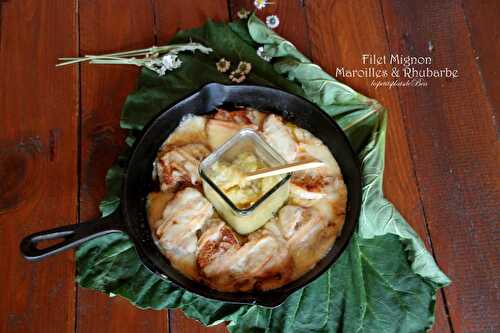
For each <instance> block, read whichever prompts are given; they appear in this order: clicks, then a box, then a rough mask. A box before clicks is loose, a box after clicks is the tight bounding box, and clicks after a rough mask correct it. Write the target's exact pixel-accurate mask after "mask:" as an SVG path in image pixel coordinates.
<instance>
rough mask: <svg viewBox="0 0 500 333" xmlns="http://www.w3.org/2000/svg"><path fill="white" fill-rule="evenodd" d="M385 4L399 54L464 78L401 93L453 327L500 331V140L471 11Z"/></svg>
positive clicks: (450, 4) (444, 5)
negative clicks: (446, 279) (472, 34)
mask: <svg viewBox="0 0 500 333" xmlns="http://www.w3.org/2000/svg"><path fill="white" fill-rule="evenodd" d="M382 5H383V13H384V17H385V19H386V27H387V31H388V37H389V41H390V48H391V50H392V52H393V53H401V54H405V55H413V56H417V55H418V56H420V55H429V54H430V55H431V56H432V67H433V68H445V67H451V68H456V69H458V70H459V75H460V77H459V78H457V79H430V80H429V86H428V87H425V88H421V89H416V88H413V89H404V88H401V89H398V92H399V95H400V97H401V102H402V110H403V115H404V119H405V122H406V126H407V130H408V137H409V139H410V140H409V141H410V151H411V154H412V157H413V160H414V163H415V171H416V176H417V181H418V184H419V188H420V192H421V197H422V201H423V206H424V211H425V215H426V218H427V222H428V225H429V230H430V235H431V237H432V242H433V246H434V249H435V253H436V256H437V258H438V262H439V264H440V265H441V267H442V268H443V269H444V271H445V272H447V273H448V274H449V276H450V277H451V279H452V280H453V284H452V285H451V286H450V287H449V288H446V289H445V295H446V301H447V304H448V308H449V311H450V318H451V323H452V326H453V327H452V328H453V330H454V331H455V332H494V331H498V329H499V326H498V323H499V322H500V311H499V306H498V289H497V286H496V281H497V280H498V271H499V267H500V265H499V261H498V245H497V244H496V242H495V240H494V237H495V234H498V233H497V230H498V221H500V216H499V210H498V203H499V202H500V174H499V170H500V168H499V165H500V164H499V162H500V142H499V141H498V139H497V136H496V131H495V125H494V122H493V121H492V120H493V111H492V109H491V107H490V106H489V104H488V102H487V98H486V97H485V94H484V91H483V89H482V86H481V80H480V75H479V73H478V71H477V66H476V64H475V59H474V57H475V55H474V53H473V50H472V46H471V43H470V39H469V36H468V31H467V24H466V22H465V17H464V11H463V9H462V7H461V4H460V3H459V2H456V1H439V2H433V1H419V2H418V3H417V2H410V1H400V2H394V1H385V0H383V1H382ZM409 17H411V20H409V19H408V18H409ZM429 41H431V43H432V45H433V48H431V50H429ZM430 51H432V52H430ZM429 52H430V53H429Z"/></svg>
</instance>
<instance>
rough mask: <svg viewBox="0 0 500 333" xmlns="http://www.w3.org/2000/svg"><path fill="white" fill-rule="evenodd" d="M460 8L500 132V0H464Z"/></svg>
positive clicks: (497, 128)
mask: <svg viewBox="0 0 500 333" xmlns="http://www.w3.org/2000/svg"><path fill="white" fill-rule="evenodd" d="M463 8H464V12H465V16H466V20H467V23H468V28H469V32H470V39H471V44H472V47H473V49H474V55H475V56H476V58H475V59H476V63H477V64H478V66H479V69H480V74H481V80H482V83H483V85H484V89H485V90H486V93H487V94H488V97H489V102H490V103H491V104H492V107H493V112H494V114H495V120H494V121H495V125H496V131H497V135H499V126H500V125H499V124H500V119H499V118H500V68H499V66H498V59H500V20H499V19H498V13H500V1H494V0H492V1H491V0H490V1H484V0H483V1H472V0H464V1H463Z"/></svg>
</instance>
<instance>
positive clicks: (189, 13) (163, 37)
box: [154, 0, 229, 333]
mask: <svg viewBox="0 0 500 333" xmlns="http://www.w3.org/2000/svg"><path fill="white" fill-rule="evenodd" d="M228 12H229V11H228V7H227V2H226V0H211V1H195V0H183V1H155V2H154V13H155V23H156V25H155V26H156V29H155V31H156V38H157V41H158V44H160V45H161V44H164V43H167V42H168V41H169V40H170V39H171V38H172V37H173V36H174V35H175V33H176V32H177V31H179V30H181V29H189V28H195V27H198V26H200V25H202V24H203V23H205V22H206V21H207V19H209V18H210V19H212V20H213V21H227V20H228ZM169 318H170V321H169V325H170V332H173V333H184V332H190V333H191V332H197V333H202V332H207V333H208V332H212V333H215V332H227V330H226V328H225V326H224V325H223V324H221V325H217V326H214V327H205V326H202V325H200V324H199V323H198V322H196V321H194V320H191V319H188V318H186V317H185V316H184V315H183V314H182V312H181V311H170V312H169Z"/></svg>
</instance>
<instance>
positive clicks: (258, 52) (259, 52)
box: [257, 46, 272, 62]
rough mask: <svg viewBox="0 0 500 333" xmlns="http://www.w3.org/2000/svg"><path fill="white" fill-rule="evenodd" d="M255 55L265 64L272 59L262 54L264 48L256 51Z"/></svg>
mask: <svg viewBox="0 0 500 333" xmlns="http://www.w3.org/2000/svg"><path fill="white" fill-rule="evenodd" d="M257 55H258V56H259V57H261V58H262V59H264V60H265V61H267V62H269V61H271V59H272V57H270V56H268V55H265V54H264V46H261V47H259V48H258V49H257Z"/></svg>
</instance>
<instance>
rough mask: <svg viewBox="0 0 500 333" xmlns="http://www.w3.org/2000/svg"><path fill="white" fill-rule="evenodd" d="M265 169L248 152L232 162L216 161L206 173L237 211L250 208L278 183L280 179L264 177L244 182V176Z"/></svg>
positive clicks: (260, 161) (262, 163) (261, 162)
mask: <svg viewBox="0 0 500 333" xmlns="http://www.w3.org/2000/svg"><path fill="white" fill-rule="evenodd" d="M265 167H267V165H266V164H264V162H263V161H262V160H261V159H259V158H258V157H257V156H255V155H254V154H252V153H250V152H244V153H241V154H239V155H238V156H237V157H236V158H235V159H234V160H233V161H231V162H227V161H223V160H222V161H217V162H215V163H214V164H213V165H212V167H211V168H210V170H209V172H208V176H209V177H210V178H211V180H212V181H213V182H214V183H215V185H217V187H218V188H219V189H221V190H222V191H223V192H224V194H225V195H226V196H227V197H228V198H229V199H230V200H231V202H233V204H234V205H235V206H236V207H237V208H239V209H246V208H249V207H251V206H253V204H254V203H255V202H257V200H259V198H261V197H262V196H263V195H264V194H265V193H266V192H268V191H269V190H270V189H272V188H273V186H274V185H276V184H277V183H278V182H279V181H280V177H278V176H273V177H265V178H261V179H257V180H253V181H245V175H246V174H248V173H250V172H253V171H256V170H258V169H262V168H265Z"/></svg>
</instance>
